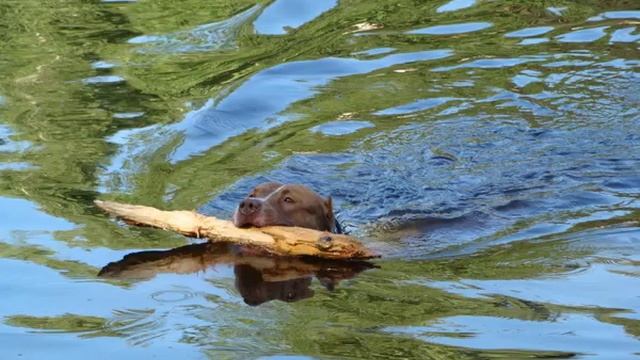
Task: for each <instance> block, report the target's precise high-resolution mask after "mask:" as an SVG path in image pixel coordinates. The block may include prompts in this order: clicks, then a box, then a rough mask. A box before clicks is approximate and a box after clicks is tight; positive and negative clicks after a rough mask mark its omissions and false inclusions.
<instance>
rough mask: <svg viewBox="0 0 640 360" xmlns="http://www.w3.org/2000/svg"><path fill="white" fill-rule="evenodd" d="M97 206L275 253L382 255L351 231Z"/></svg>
mask: <svg viewBox="0 0 640 360" xmlns="http://www.w3.org/2000/svg"><path fill="white" fill-rule="evenodd" d="M95 204H96V206H98V207H99V208H101V209H102V210H104V211H106V212H108V213H110V214H113V215H115V216H117V217H119V218H121V219H123V220H124V221H126V222H128V223H133V224H136V225H147V226H152V227H157V228H161V229H165V230H171V231H175V232H177V233H180V234H182V235H186V236H192V237H198V238H207V239H209V240H210V241H227V242H233V243H236V244H241V245H251V246H258V247H260V248H262V249H264V250H266V251H268V252H270V253H272V254H274V255H282V256H315V257H320V258H325V259H344V260H347V259H370V258H374V257H379V255H376V254H375V253H374V252H372V251H370V250H369V249H367V248H365V247H364V246H363V245H362V244H361V243H360V242H358V241H357V240H355V239H354V238H352V237H350V236H347V235H339V234H332V233H328V232H322V231H317V230H312V229H305V228H300V227H289V226H267V227H261V228H248V229H241V228H237V227H236V226H235V225H233V223H232V222H230V221H227V220H220V219H217V218H215V217H212V216H205V215H202V214H198V213H196V212H194V211H163V210H159V209H156V208H153V207H149V206H141V205H130V204H123V203H117V202H113V201H102V200H96V201H95Z"/></svg>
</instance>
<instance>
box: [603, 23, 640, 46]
mask: <svg viewBox="0 0 640 360" xmlns="http://www.w3.org/2000/svg"><path fill="white" fill-rule="evenodd" d="M636 30H637V29H636V27H635V26H632V27H628V28H624V29H618V30H616V31H614V32H613V34H611V40H610V41H609V42H610V43H617V42H618V43H632V42H636V41H639V40H640V33H639V34H635V35H634V34H633V33H634V32H636Z"/></svg>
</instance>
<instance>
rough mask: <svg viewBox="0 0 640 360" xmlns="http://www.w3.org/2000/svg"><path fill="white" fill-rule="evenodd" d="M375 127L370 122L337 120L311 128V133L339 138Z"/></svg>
mask: <svg viewBox="0 0 640 360" xmlns="http://www.w3.org/2000/svg"><path fill="white" fill-rule="evenodd" d="M372 127H375V125H374V124H373V123H371V122H370V121H353V120H349V121H347V120H339V121H331V122H328V123H324V124H322V125H318V126H316V127H313V128H311V131H314V132H319V133H321V134H323V135H329V136H340V135H348V134H352V133H355V132H357V131H358V130H362V129H367V128H372Z"/></svg>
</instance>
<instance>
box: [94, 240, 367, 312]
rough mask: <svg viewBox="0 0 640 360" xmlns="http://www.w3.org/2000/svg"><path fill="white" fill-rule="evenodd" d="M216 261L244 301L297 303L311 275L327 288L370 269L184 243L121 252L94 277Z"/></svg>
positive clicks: (308, 292)
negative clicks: (227, 271)
mask: <svg viewBox="0 0 640 360" xmlns="http://www.w3.org/2000/svg"><path fill="white" fill-rule="evenodd" d="M220 264H231V265H233V272H234V274H235V277H236V281H235V285H236V289H237V290H238V292H239V293H240V295H241V296H242V297H243V299H244V302H245V303H247V304H248V305H253V306H255V305H260V304H262V303H265V302H267V301H271V300H282V301H289V302H292V301H298V300H303V299H306V298H309V297H311V296H313V290H312V289H311V288H310V285H311V280H312V278H313V277H314V276H315V277H316V278H317V279H318V280H319V281H320V283H321V284H322V285H323V286H324V287H325V288H327V289H328V290H333V289H335V287H336V286H337V285H338V283H339V282H340V281H341V280H345V279H350V278H352V277H354V276H356V275H357V274H358V273H359V272H362V271H364V270H367V269H371V268H373V267H374V265H373V264H371V263H369V262H366V261H342V262H340V261H320V260H315V259H305V258H275V257H268V256H265V255H262V256H261V255H260V254H259V251H258V250H257V249H248V248H243V247H238V246H233V245H230V244H225V243H215V244H212V243H201V244H193V245H185V246H181V247H178V248H175V249H171V250H166V251H141V252H136V253H131V254H128V255H126V256H125V257H124V258H123V259H122V260H120V261H117V262H112V263H109V264H108V265H106V266H105V267H103V268H102V270H100V272H99V273H98V276H101V277H107V278H116V279H136V280H146V279H150V278H152V277H154V276H155V275H156V274H158V273H167V272H171V273H178V274H189V273H195V272H199V271H204V270H206V269H207V268H209V267H213V266H216V265H220Z"/></svg>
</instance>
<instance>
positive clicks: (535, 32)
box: [504, 26, 553, 38]
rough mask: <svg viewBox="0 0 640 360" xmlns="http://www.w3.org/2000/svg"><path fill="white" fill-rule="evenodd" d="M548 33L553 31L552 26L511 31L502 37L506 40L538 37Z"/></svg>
mask: <svg viewBox="0 0 640 360" xmlns="http://www.w3.org/2000/svg"><path fill="white" fill-rule="evenodd" d="M549 31H553V26H538V27H530V28H525V29H520V30H517V31H512V32H510V33H507V34H505V35H504V36H505V37H508V38H525V37H533V36H540V35H543V34H546V33H548V32H549Z"/></svg>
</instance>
